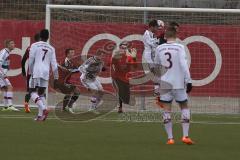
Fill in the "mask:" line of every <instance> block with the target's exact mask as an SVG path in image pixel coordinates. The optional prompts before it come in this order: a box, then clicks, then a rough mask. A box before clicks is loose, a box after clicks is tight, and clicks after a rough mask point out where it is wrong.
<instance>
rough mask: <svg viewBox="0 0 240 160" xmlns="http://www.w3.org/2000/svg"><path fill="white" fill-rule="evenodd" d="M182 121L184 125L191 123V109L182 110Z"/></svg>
mask: <svg viewBox="0 0 240 160" xmlns="http://www.w3.org/2000/svg"><path fill="white" fill-rule="evenodd" d="M181 112H182V113H181V120H182V123H189V121H190V117H191V116H190V109H189V108H184V109H182V110H181Z"/></svg>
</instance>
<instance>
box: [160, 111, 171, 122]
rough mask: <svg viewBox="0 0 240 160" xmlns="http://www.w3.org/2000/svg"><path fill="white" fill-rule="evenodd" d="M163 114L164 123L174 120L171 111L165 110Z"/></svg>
mask: <svg viewBox="0 0 240 160" xmlns="http://www.w3.org/2000/svg"><path fill="white" fill-rule="evenodd" d="M162 116H163V123H164V124H166V123H169V122H171V121H172V118H171V112H169V111H164V112H163V115H162Z"/></svg>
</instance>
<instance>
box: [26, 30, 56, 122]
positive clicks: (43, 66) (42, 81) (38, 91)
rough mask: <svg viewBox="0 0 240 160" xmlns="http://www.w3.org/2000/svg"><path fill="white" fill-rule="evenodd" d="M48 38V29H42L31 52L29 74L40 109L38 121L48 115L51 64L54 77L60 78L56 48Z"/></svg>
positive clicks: (31, 88) (33, 94) (32, 94)
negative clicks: (47, 102) (47, 97)
mask: <svg viewBox="0 0 240 160" xmlns="http://www.w3.org/2000/svg"><path fill="white" fill-rule="evenodd" d="M48 38H49V32H48V30H46V29H43V30H41V32H40V39H41V41H39V42H36V43H33V44H32V45H31V48H30V53H29V74H30V75H31V78H30V80H29V88H30V93H31V99H32V100H33V102H35V103H36V104H37V106H38V109H39V110H38V116H37V118H36V119H35V120H36V121H44V120H46V118H47V116H48V110H47V106H46V99H45V90H46V88H47V86H48V80H49V70H50V65H51V67H52V71H53V75H54V79H55V80H57V79H58V67H57V61H56V54H55V49H54V47H52V46H51V45H50V44H48V43H47V40H48Z"/></svg>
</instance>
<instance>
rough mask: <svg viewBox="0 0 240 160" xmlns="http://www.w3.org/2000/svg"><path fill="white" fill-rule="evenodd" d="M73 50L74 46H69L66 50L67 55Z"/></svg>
mask: <svg viewBox="0 0 240 160" xmlns="http://www.w3.org/2000/svg"><path fill="white" fill-rule="evenodd" d="M72 50H74V49H73V48H67V49H66V50H65V56H68V54H69V52H70V51H72Z"/></svg>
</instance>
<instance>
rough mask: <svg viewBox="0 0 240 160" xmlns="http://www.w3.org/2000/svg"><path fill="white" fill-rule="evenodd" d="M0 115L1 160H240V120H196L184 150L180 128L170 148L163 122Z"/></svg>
mask: <svg viewBox="0 0 240 160" xmlns="http://www.w3.org/2000/svg"><path fill="white" fill-rule="evenodd" d="M34 115H35V113H30V114H25V113H23V112H20V113H15V112H0V130H1V131H0V137H1V140H0V159H3V160H43V159H44V160H77V159H81V160H96V159H98V160H106V159H112V160H133V159H135V160H145V159H146V160H154V159H162V160H164V159H168V160H181V159H184V160H193V159H194V160H202V159H206V160H215V159H217V160H226V159H229V160H234V159H239V157H240V151H239V148H240V138H239V133H240V116H239V115H193V122H194V123H193V124H192V125H191V132H190V135H191V138H192V139H193V140H194V141H195V142H196V145H192V146H187V145H185V144H182V143H181V141H180V139H181V133H182V130H181V125H180V124H178V123H175V124H174V135H175V141H176V144H175V145H172V146H168V145H166V144H165V143H166V134H165V131H164V128H163V125H162V124H161V123H159V122H148V123H146V122H126V121H118V120H119V115H117V114H114V113H113V114H111V115H108V116H107V117H104V118H101V119H98V120H93V121H89V122H63V121H60V120H59V119H57V118H56V117H54V115H50V116H49V119H48V120H47V121H46V122H43V123H38V122H35V121H33V117H34Z"/></svg>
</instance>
